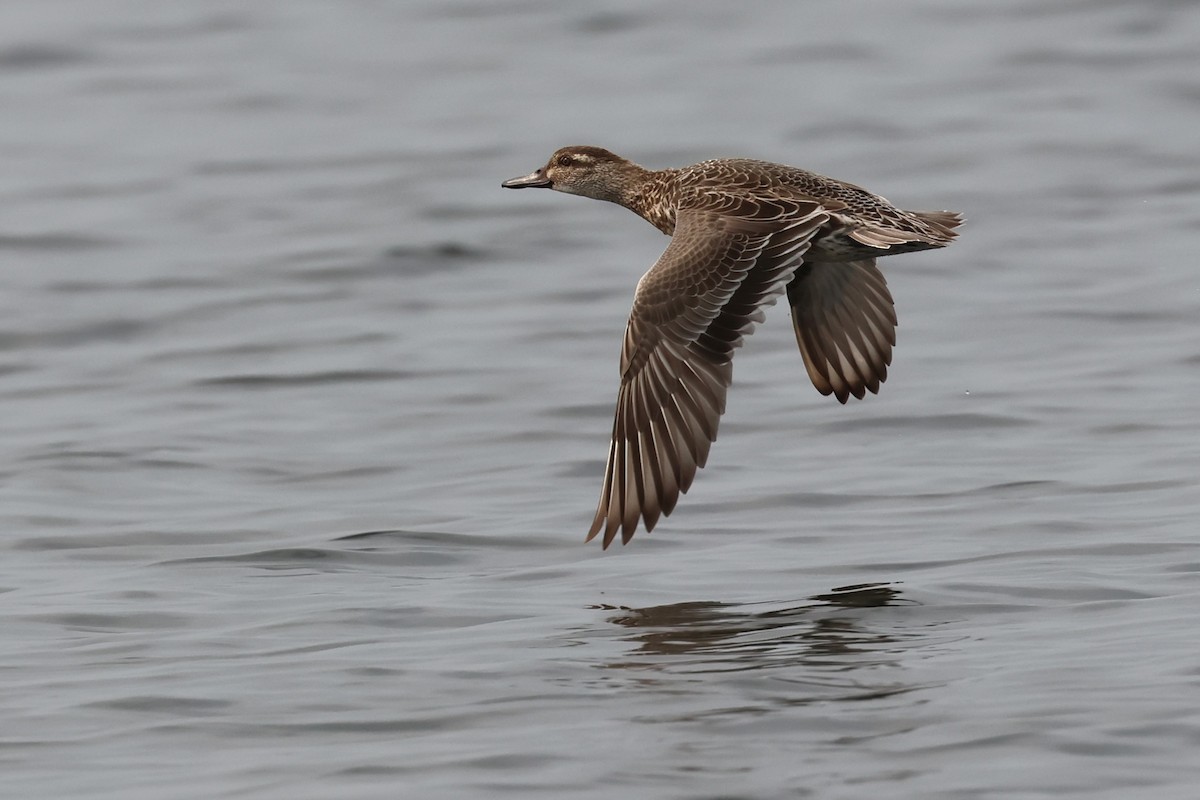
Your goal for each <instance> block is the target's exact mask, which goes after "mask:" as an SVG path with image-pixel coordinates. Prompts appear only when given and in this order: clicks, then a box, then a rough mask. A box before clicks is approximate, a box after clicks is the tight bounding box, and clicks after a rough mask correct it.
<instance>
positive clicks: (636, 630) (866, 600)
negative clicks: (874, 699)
mask: <svg viewBox="0 0 1200 800" xmlns="http://www.w3.org/2000/svg"><path fill="white" fill-rule="evenodd" d="M906 602H909V601H906V600H905V599H904V598H903V597H902V596H901V595H900V592H899V591H898V590H897V589H894V588H892V587H890V586H888V585H886V584H871V585H863V586H848V587H845V588H842V589H835V590H833V591H831V592H829V593H827V594H821V595H816V596H814V597H810V598H808V600H807V601H806V602H803V603H789V604H786V605H784V606H783V607H774V608H770V609H768V610H759V609H760V608H761V606H758V607H757V608H756V606H755V605H753V604H752V605H738V604H733V603H720V602H712V601H703V602H688V603H672V604H670V605H663V606H651V607H648V608H619V609H618V608H614V609H612V610H613V611H615V612H616V613H615V614H614V616H612V617H610V618H609V622H611V623H613V624H614V625H617V626H619V627H621V628H625V629H628V630H629V631H630V636H629V639H630V640H631V641H634V642H636V643H637V644H638V645H639V648H638V651H637V652H638V654H640V655H651V656H656V657H657V656H672V657H680V656H686V657H688V658H687V660H686V661H683V662H680V664H679V666H681V667H682V668H685V669H690V670H695V669H701V670H703V669H715V670H721V671H724V670H737V669H746V670H754V669H761V668H768V667H773V666H778V665H779V664H780V663H781V662H787V663H793V664H796V663H813V664H816V663H821V664H828V663H831V661H830V660H831V659H832V660H834V661H836V660H838V659H841V658H842V657H846V659H847V662H848V663H856V664H862V663H865V662H870V661H872V659H871V658H870V657H869V656H868V655H867V654H869V653H871V652H873V651H878V653H879V654H880V658H881V659H882V660H884V661H890V660H891V659H892V657H893V655H894V654H892V653H890V648H892V647H893V646H894V645H895V642H896V638H897V636H896V633H895V631H893V630H892V629H890V628H889V629H886V630H872V629H871V627H870V626H868V625H865V624H864V623H863V620H862V619H859V618H857V617H856V616H854V615H853V614H852V613H846V612H849V611H851V610H855V609H864V608H875V607H883V606H895V605H901V604H904V603H906ZM610 666H613V667H620V666H629V667H630V668H640V667H644V666H645V664H644V663H642V662H638V661H631V662H619V663H617V664H613V665H610Z"/></svg>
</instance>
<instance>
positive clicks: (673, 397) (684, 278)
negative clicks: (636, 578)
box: [501, 146, 962, 548]
mask: <svg viewBox="0 0 1200 800" xmlns="http://www.w3.org/2000/svg"><path fill="white" fill-rule="evenodd" d="M501 185H502V186H504V187H505V188H508V189H524V188H528V187H541V188H546V189H556V190H558V191H560V192H567V193H568V194H578V195H583V196H584V197H593V198H596V199H597V200H608V201H610V202H613V203H619V204H620V205H623V206H625V207H626V208H628V209H629V210H630V211H633V212H634V213H635V214H637V215H638V216H640V217H642V218H643V219H645V220H646V221H647V222H649V223H650V224H651V225H653V226H654V227H656V228H658V229H659V230H660V231H662V232H663V233H665V234H668V235H669V236H671V243H670V244H669V245H667V249H666V251H665V252H664V253H663V254H662V256H661V257H660V258H659V259H658V261H657V263H655V264H654V266H653V267H651V268H650V270H649V272H647V273H646V274H645V275H643V276H642V279H641V280H640V281H638V285H637V292H636V294H635V295H634V299H633V311H632V313H631V314H630V316H629V324H628V326H627V327H626V329H625V343H624V346H623V347H622V349H621V389H620V391H619V392H618V394H617V410H616V419H615V421H614V422H613V433H612V443H611V445H610V446H609V450H608V466H607V468H606V469H605V475H604V486H603V489H602V491H601V493H600V504H599V506H598V507H597V509H596V517H595V520H594V521H593V522H592V528H591V531H590V532H589V533H588V536H587V539H588V541H591V539H592V538H593V537H594V536H596V534H597V533H599V532H600V531H602V530H603V531H604V539H603V541H604V547H605V548H607V547H608V546H609V544H611V543H612V541H613V539H614V537H615V536H616V534H617V531H618V530H619V531H620V532H621V541H622V542H623V543H627V542H629V540H630V539H632V538H633V534H634V532H635V531H636V530H637V525H638V520H639V519H640V520H642V522H643V523H644V524H645V526H646V530H647V531H650V530H653V528H654V525H655V523H657V522H658V519H659V517H660V516H666V515H668V514H670V513H671V511H672V510H673V509H674V508H675V503H676V502H677V501H678V500H679V495H680V493H682V492H686V491H687V490H688V487H689V486H691V483H692V479H693V478H694V477H695V475H696V470H697V469H698V468H700V467H703V466H704V463H705V460H706V459H707V457H708V451H709V447H710V446H711V445H712V442H713V441H714V440H715V439H716V438H717V424H718V422H719V420H720V418H721V414H722V413H723V412H724V411H725V393H726V391H727V390H728V388H729V384H730V382H731V381H732V377H733V365H732V359H733V351H734V350H735V349H737V348H738V347H740V346H741V344H742V339H743V338H745V337H746V336H748V335H749V334H750V333H751V331H753V329H754V326H755V324H757V323H759V322H762V321H763V309H764V307H766V306H769V305H772V304H774V303H775V301H776V299H778V297H779V295H781V294H783V292H784V291H785V290H786V291H787V297H788V303H789V304H790V305H791V307H792V323H793V325H794V326H795V329H796V341H797V342H798V343H799V345H800V354H801V355H802V356H803V358H804V366H805V367H807V368H808V375H809V377H810V378H812V382H813V384H814V385H816V387H817V390H818V391H819V392H821V394H825V395H829V394H832V395H834V396H835V397H837V399H838V400H839V401H841V402H843V403H845V402H846V400H847V399H848V398H849V397H850V396H851V395H854V397H856V398H859V399H861V398H862V397H864V396H865V395H866V393H867V392H868V391H870V392H878V391H879V384H880V383H882V382H883V381H884V380H885V379H886V378H887V368H888V365H889V364H891V363H892V346H893V345H895V343H896V312H895V310H894V308H893V305H892V296H891V293H890V292H888V288H887V283H886V282H885V281H884V279H883V275H882V274H880V272H879V270H878V269H877V268H876V267H875V259H876V258H877V257H878V256H890V255H895V254H897V253H911V252H914V251H917V250H929V249H931V248H935V247H945V246H946V245H947V244H949V243H950V242H951V241H952V240H953V239H954V238H955V236H956V235H957V234H956V233H955V232H954V230H953V229H954V228H956V227H958V226H959V225H960V224H961V223H962V217H960V216H959V215H958V214H956V213H954V212H952V211H904V210H901V209H899V208H896V207H895V206H893V205H892V204H891V203H889V202H888V201H887V200H885V199H883V198H882V197H880V196H879V195H876V194H872V193H871V192H868V191H867V190H866V189H862V188H860V187H858V186H854V185H853V184H849V183H844V182H842V181H838V180H834V179H833V178H826V177H825V176H823V175H817V174H816V173H813V172H807V171H805V170H802V169H797V168H796V167H788V166H784V165H783V164H772V163H770V162H767V161H754V160H752V159H746V158H722V159H715V160H712V161H702V162H700V163H699V164H693V165H692V166H690V167H682V168H680V169H663V170H657V171H654V170H648V169H645V168H644V167H640V166H638V165H637V164H635V163H633V162H632V161H628V160H626V159H624V158H621V157H620V156H618V155H615V154H613V153H610V152H609V151H607V150H604V149H602V148H599V147H588V146H579V147H564V148H562V149H560V150H558V151H556V152H555V153H554V155H552V156H551V157H550V161H549V162H547V164H546V166H544V167H542V168H540V169H538V170H536V171H534V172H532V173H530V174H529V175H526V176H525V177H522V178H513V179H512V180H510V181H505V182H504V183H503V184H501Z"/></svg>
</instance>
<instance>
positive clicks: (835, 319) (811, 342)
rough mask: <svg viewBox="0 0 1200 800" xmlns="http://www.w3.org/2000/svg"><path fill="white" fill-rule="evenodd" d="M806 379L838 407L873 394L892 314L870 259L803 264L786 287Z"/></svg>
mask: <svg viewBox="0 0 1200 800" xmlns="http://www.w3.org/2000/svg"><path fill="white" fill-rule="evenodd" d="M787 295H788V303H789V304H791V306H792V326H793V327H794V328H795V330H796V342H797V343H798V344H799V345H800V353H801V355H802V356H803V357H804V366H805V367H806V368H807V369H808V376H809V377H810V378H812V382H813V385H814V386H816V387H817V391H819V392H820V393H821V394H825V395H828V394H832V395H834V396H836V397H837V399H838V400H839V401H841V402H843V403H844V402H846V400H848V399H849V397H850V395H854V396H855V397H857V398H858V399H860V400H861V399H862V398H863V397H864V396H866V393H867V392H868V391H870V392H872V393H877V392H878V391H879V384H881V383H883V381H884V380H886V379H887V368H888V365H890V364H891V363H892V347H894V346H895V344H896V310H895V308H894V306H893V303H892V295H891V293H890V292H889V291H888V287H887V282H886V281H885V280H884V279H883V274H882V273H881V272H880V271H879V270H878V269H877V268H876V267H875V259H873V258H867V259H863V260H861V261H806V262H804V264H802V265H801V266H800V268H799V269H798V270H796V272H795V275H794V277H793V278H792V282H791V283H789V284H788V287H787Z"/></svg>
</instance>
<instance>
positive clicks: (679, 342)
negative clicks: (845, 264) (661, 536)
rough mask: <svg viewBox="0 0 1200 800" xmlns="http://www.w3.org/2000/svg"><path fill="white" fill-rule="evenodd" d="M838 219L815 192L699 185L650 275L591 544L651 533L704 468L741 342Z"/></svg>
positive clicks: (631, 339)
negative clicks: (787, 194)
mask: <svg viewBox="0 0 1200 800" xmlns="http://www.w3.org/2000/svg"><path fill="white" fill-rule="evenodd" d="M827 220H828V215H827V214H826V213H825V211H824V209H823V208H822V207H821V205H820V204H819V203H817V202H815V201H811V200H806V199H799V200H798V199H791V198H763V197H755V196H751V195H745V194H738V193H729V192H720V191H701V192H696V193H695V194H694V195H693V196H692V197H691V198H689V200H688V202H687V203H686V204H685V206H684V207H683V208H682V209H681V210H680V211H679V212H678V215H677V218H676V227H675V233H674V236H673V237H672V239H671V243H670V245H669V246H668V247H667V249H666V251H665V252H664V253H663V254H662V257H660V258H659V260H658V261H657V263H655V265H654V266H653V267H651V268H650V270H649V271H648V272H647V273H646V274H645V275H644V276H642V279H641V281H639V282H638V287H637V293H636V295H635V297H634V302H633V311H632V312H631V314H630V317H629V324H628V326H627V327H626V329H625V340H624V346H623V348H622V351H621V388H620V391H619V392H618V394H617V409H616V415H615V419H614V421H613V433H612V443H611V444H610V446H609V453H608V466H607V468H606V469H605V474H604V485H603V488H602V491H601V494H600V503H599V505H598V507H597V509H596V516H595V519H594V521H593V522H592V527H591V530H590V531H589V533H588V537H587V538H588V540H589V541H590V540H591V539H592V538H593V537H595V536H596V535H597V534H598V533H600V531H604V537H603V543H604V547H606V548H607V547H608V545H609V544H611V543H612V541H613V539H614V538H615V537H616V534H617V531H618V530H619V531H620V532H621V540H622V542H628V541H629V540H630V539H631V538H633V535H634V532H635V531H636V530H637V526H638V522H639V520H640V521H642V522H643V523H644V525H645V526H646V530H647V531H649V530H652V529H653V528H654V525H655V523H656V522H657V521H658V519H659V517H660V516H662V515H666V514H670V513H671V510H672V509H674V507H675V503H676V502H677V501H678V500H679V495H680V494H681V493H683V492H686V491H687V490H688V487H689V486H690V485H691V483H692V479H693V478H694V477H695V475H696V470H697V469H699V468H700V467H702V466H704V463H705V460H706V459H707V457H708V451H709V447H710V446H711V445H712V442H713V440H715V439H716V436H717V425H718V422H719V420H720V417H721V414H722V413H723V412H724V411H725V394H726V391H727V389H728V388H729V384H730V381H731V379H732V374H733V372H732V357H733V351H734V350H735V349H737V348H738V347H739V346H740V345H741V343H742V340H743V339H744V337H746V336H747V335H749V334H750V332H751V331H752V330H753V329H754V325H755V324H756V323H758V322H761V321H762V309H763V308H764V306H767V305H770V304H772V303H774V302H775V300H776V299H777V298H778V297H779V295H780V294H782V293H783V291H784V287H786V286H787V285H788V283H789V281H791V279H792V275H793V273H794V272H795V271H796V269H797V267H799V266H800V264H801V261H802V258H803V256H804V252H805V251H806V250H807V249H808V245H809V241H810V239H811V238H812V236H813V235H814V234H815V233H816V232H817V230H818V229H820V227H821V226H822V225H823V224H825V222H826V221H827Z"/></svg>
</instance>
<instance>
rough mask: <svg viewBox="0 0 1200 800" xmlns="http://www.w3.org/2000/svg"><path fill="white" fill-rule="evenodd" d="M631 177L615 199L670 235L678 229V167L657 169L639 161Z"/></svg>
mask: <svg viewBox="0 0 1200 800" xmlns="http://www.w3.org/2000/svg"><path fill="white" fill-rule="evenodd" d="M632 166H634V167H636V169H637V172H636V173H634V172H633V171H632V170H631V177H632V180H630V181H629V182H628V183H627V184H626V185H625V187H624V189H625V191H623V192H622V194H621V196H620V198H619V199H617V200H616V201H615V202H618V203H620V204H621V205H623V206H625V207H626V208H628V209H629V210H630V211H632V212H633V213H635V214H637V215H638V216H639V217H641V218H642V219H644V220H646V221H647V222H649V223H650V224H651V225H653V226H654V227H656V228H658V229H659V230H660V231H662V232H663V233H665V234H667V235H668V236H669V235H671V234H672V233H674V232H675V209H676V207H677V206H678V204H679V182H678V180H677V173H678V170H674V169H660V170H658V171H657V172H655V171H652V170H648V169H644V168H643V167H639V166H637V165H636V164H634V165H632Z"/></svg>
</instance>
